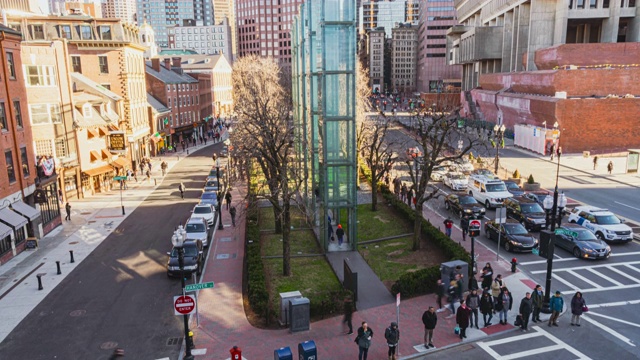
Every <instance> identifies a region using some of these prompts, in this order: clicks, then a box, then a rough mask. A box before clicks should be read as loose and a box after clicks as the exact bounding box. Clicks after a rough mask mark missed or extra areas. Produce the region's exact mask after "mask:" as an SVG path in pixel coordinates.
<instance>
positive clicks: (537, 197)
mask: <svg viewBox="0 0 640 360" xmlns="http://www.w3.org/2000/svg"><path fill="white" fill-rule="evenodd" d="M547 195H551V196H553V195H552V194H550V193H549V192H548V191H544V190H538V191H529V192H528V193H526V194H524V195H523V196H524V197H526V198H527V199H530V200H533V201H535V202H537V203H538V204H540V206H544V199H545V198H546V197H547Z"/></svg>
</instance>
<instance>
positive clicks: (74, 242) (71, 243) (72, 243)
mask: <svg viewBox="0 0 640 360" xmlns="http://www.w3.org/2000/svg"><path fill="white" fill-rule="evenodd" d="M77 243H78V242H77V241H72V242H70V243H69V245H75V244H77Z"/></svg>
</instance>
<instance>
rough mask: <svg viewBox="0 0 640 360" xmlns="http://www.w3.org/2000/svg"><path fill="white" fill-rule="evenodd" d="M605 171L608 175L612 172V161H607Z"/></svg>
mask: <svg viewBox="0 0 640 360" xmlns="http://www.w3.org/2000/svg"><path fill="white" fill-rule="evenodd" d="M607 171H608V172H609V175H611V172H612V171H613V161H609V164H607Z"/></svg>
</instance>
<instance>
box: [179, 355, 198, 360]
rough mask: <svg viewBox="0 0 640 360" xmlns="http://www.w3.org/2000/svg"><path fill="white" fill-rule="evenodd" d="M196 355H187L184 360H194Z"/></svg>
mask: <svg viewBox="0 0 640 360" xmlns="http://www.w3.org/2000/svg"><path fill="white" fill-rule="evenodd" d="M194 359H195V357H193V355H185V356H184V357H183V358H182V360H194Z"/></svg>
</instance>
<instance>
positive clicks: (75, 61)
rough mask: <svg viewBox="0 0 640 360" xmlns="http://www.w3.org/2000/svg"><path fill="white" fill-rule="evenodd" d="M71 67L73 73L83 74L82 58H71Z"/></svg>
mask: <svg viewBox="0 0 640 360" xmlns="http://www.w3.org/2000/svg"><path fill="white" fill-rule="evenodd" d="M71 67H72V68H73V72H77V73H82V63H81V62H80V56H72V57H71Z"/></svg>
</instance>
